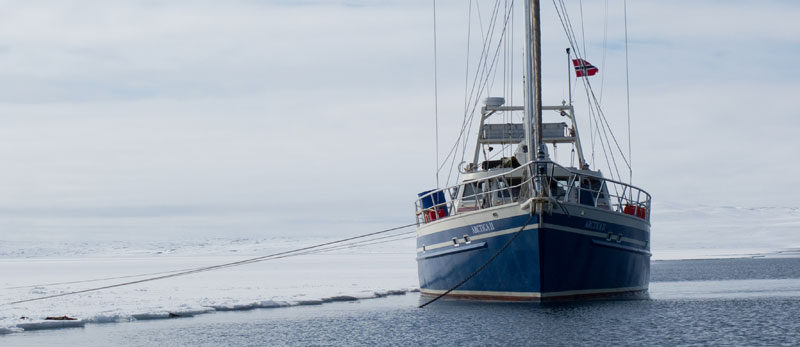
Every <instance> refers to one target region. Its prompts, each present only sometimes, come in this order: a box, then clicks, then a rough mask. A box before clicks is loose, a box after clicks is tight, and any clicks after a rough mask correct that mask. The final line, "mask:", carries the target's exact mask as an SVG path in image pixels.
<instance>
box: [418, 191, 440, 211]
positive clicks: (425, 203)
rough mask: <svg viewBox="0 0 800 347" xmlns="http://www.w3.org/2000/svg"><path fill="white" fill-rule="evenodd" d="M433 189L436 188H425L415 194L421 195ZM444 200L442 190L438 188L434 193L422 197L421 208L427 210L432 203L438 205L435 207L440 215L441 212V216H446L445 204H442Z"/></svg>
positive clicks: (431, 206)
mask: <svg viewBox="0 0 800 347" xmlns="http://www.w3.org/2000/svg"><path fill="white" fill-rule="evenodd" d="M434 190H436V189H431V190H426V191H424V192H422V193H419V194H417V196H419V197H422V196H423V195H426V194H428V193H430V192H432V191H434ZM445 201H446V200H445V199H444V191H443V190H440V191H438V192H436V193H433V194H431V195H428V196H426V197H424V198H422V209H424V210H427V209H430V208H433V206H434V205H439V207H438V208H437V210H438V213H439V214H440V215H441V214H443V215H442V217H446V216H447V205H445V204H444V203H445Z"/></svg>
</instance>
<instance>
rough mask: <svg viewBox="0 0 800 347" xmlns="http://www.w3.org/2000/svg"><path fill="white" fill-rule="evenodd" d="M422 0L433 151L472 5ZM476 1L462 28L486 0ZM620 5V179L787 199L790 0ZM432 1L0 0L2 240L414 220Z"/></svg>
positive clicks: (659, 196)
mask: <svg viewBox="0 0 800 347" xmlns="http://www.w3.org/2000/svg"><path fill="white" fill-rule="evenodd" d="M566 2H567V4H568V6H569V9H570V16H571V18H572V20H573V25H574V26H576V27H577V26H579V25H580V12H579V7H578V3H579V2H578V1H572V0H567V1H566ZM437 3H438V11H437V20H438V43H439V50H438V58H439V117H440V119H439V120H440V122H439V127H440V133H439V135H440V141H441V142H440V146H441V149H440V157H444V156H445V155H446V152H447V149H449V146H451V145H452V143H453V141H454V140H455V137H456V136H457V134H458V130H459V126H460V122H461V119H462V115H463V103H464V101H463V100H464V79H465V76H464V71H465V63H466V55H465V54H466V40H465V39H466V36H467V10H468V5H467V4H468V2H467V1H443V0H440V1H437ZM478 4H479V5H480V9H481V18H480V19H478V17H477V10H476V9H473V11H474V13H473V16H474V17H473V29H472V30H475V31H473V33H474V32H476V31H480V29H479V28H480V24H483V25H486V23H487V22H488V17H489V16H490V9H491V7H492V6H493V4H494V1H488V0H480V1H478ZM608 4H609V5H608V6H609V7H608V13H609V15H608V31H607V33H608V34H607V35H608V41H607V45H606V47H607V49H606V51H605V54H606V56H605V59H603V49H602V47H603V37H604V31H603V28H604V22H605V18H606V17H605V15H604V14H605V8H604V5H605V2H604V1H599V0H598V1H592V0H585V1H584V4H583V13H584V17H585V20H584V26H585V30H586V46H587V53H588V54H587V59H588V60H589V61H591V62H592V63H593V64H595V65H598V66H600V63H601V62H602V63H604V64H603V65H602V66H600V67H601V71H600V74H601V75H602V76H603V78H604V79H603V86H604V97H603V106H604V109H605V112H606V115H607V116H608V117H609V120H610V121H611V123H612V126H614V130H615V131H616V133H617V135H618V136H620V137H621V139H622V140H623V141H622V145H623V146H624V147H627V140H626V139H625V138H626V137H627V135H626V129H625V126H624V124H625V94H624V91H625V84H624V83H625V79H624V31H623V18H622V1H621V0H609V1H608ZM517 5H518V7H520V6H521V3H518V4H517ZM542 6H543V13H542V18H543V22H544V24H543V38H544V62H543V69H544V73H543V75H544V76H543V78H544V83H545V87H544V89H545V90H544V99H545V100H544V102H545V104H559V103H560V102H561V100H563V99H565V98H566V94H567V93H566V91H567V87H566V78H564V75H565V66H564V64H565V61H564V59H565V58H564V53H563V50H564V48H565V47H567V45H568V44H567V41H566V38H565V35H564V33H563V31H562V30H561V28H560V24H559V22H558V19H557V17H556V16H555V12H554V7H553V4H552V3H551V2H548V1H543V2H542ZM628 6H629V7H628V28H629V41H630V72H631V75H630V78H631V80H630V84H631V110H632V124H633V128H632V129H633V131H632V143H633V148H634V149H633V164H634V183H635V184H636V185H638V186H640V187H642V188H644V189H645V190H648V191H649V192H650V193H651V194H652V195H653V197H654V208H655V209H656V213H657V209H658V206H659V204H672V205H681V204H684V203H685V204H688V205H697V204H706V205H733V206H776V205H778V206H798V203H797V202H796V197H797V195H798V194H800V188H798V185H797V184H796V183H793V180H794V178H795V177H794V176H796V175H797V174H798V172H800V163H798V159H797V154H798V149H800V140H798V138H797V133H798V130H800V126H798V124H800V118H798V116H800V112H798V106H797V102H796V99H797V98H798V97H797V96H798V95H800V84H798V83H797V81H798V77H800V72H799V71H800V70H797V69H794V68H793V67H792V63H793V62H794V61H795V60H797V59H796V58H798V55H800V24H798V22H797V18H800V3H797V2H795V1H725V2H720V1H668V2H667V1H629V4H628ZM517 15H519V12H517ZM432 19H433V13H432V6H431V1H427V0H426V1H377V0H375V1H355V0H353V1H333V0H331V1H225V2H220V1H170V2H158V1H70V2H64V1H30V0H28V1H5V0H3V1H0V165H2V166H1V167H2V169H0V228H2V230H0V239H4V238H5V239H15V238H22V237H27V236H29V235H38V236H42V235H44V237H48V238H58V237H66V236H64V235H74V234H75V233H76V232H77V233H85V235H87V237H102V236H104V235H105V236H108V237H111V238H119V237H121V236H120V235H123V234H125V235H134V234H148V233H150V234H148V235H160V236H164V235H173V234H181V235H193V233H195V232H199V231H202V232H203V235H211V236H218V237H225V236H226V235H229V234H247V233H251V234H256V235H257V234H259V233H262V232H265V230H298V232H309V233H318V234H324V233H326V232H328V230H334V231H337V232H342V231H355V230H365V231H367V230H372V229H375V228H376V227H379V226H393V225H398V224H405V223H408V222H411V221H413V201H414V199H415V197H416V193H418V192H420V191H423V190H426V189H430V188H433V187H434V186H435V185H436V182H435V174H434V172H435V169H434V167H435V153H434V130H433V124H434V116H433V115H434V113H433V111H434V99H433V92H434V88H433V49H432V47H433V40H432V34H433V33H432V27H433V23H432ZM476 21H477V22H476ZM516 25H517V28H519V27H521V22H520V21H516ZM473 36H474V34H473ZM516 37H517V38H519V37H521V34H519V33H518V34H517V36H516ZM476 39H477V36H474V37H473V41H471V42H472V44H473V49H472V52H473V53H474V52H476V49H475V48H474V47H475V46H476V42H477V43H479V41H475V40H476ZM513 50H514V52H513V54H516V55H518V56H521V55H522V45H521V44H519V43H517V44H516V46H514V48H513ZM517 77H519V76H517ZM599 78H600V75H598V76H595V77H593V80H592V81H593V83H595V84H598V83H599V81H600V79H599ZM499 84H502V83H499ZM515 88H517V89H516V91H515V93H516V92H518V91H519V90H520V89H521V85H517V86H516V87H515ZM498 91H499V92H502V88H494V89H493V92H495V94H497V93H498ZM576 99H578V98H577V97H576ZM518 100H519V99H518ZM577 112H578V113H579V117H580V116H585V115H586V113H585V112H586V109H585V107H583V109H581V104H580V103H579V104H578V109H577ZM579 121H581V119H580V118H579ZM585 123H586V122H585V121H584V123H583V124H582V126H585ZM584 141H585V142H586V141H588V138H586V137H585V138H584ZM587 155H589V153H588V150H587ZM656 227H657V225H656ZM109 235H111V236H109Z"/></svg>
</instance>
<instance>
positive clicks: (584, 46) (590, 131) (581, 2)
mask: <svg viewBox="0 0 800 347" xmlns="http://www.w3.org/2000/svg"><path fill="white" fill-rule="evenodd" d="M606 3H608V0H606ZM579 5H580V11H581V39H582V40H583V51H584V52H586V29H585V27H584V19H583V0H581V1H580V3H579ZM603 40H604V41H603V47H605V38H604V39H603ZM604 64H605V50H604V51H603V63H602V64H601V65H600V66H601V69H603V70H605V65H604ZM603 77H605V74H601V75H600V78H601V79H602V78H603ZM601 86H602V82H601ZM601 90H602V87H601ZM601 95H602V93H601ZM601 99H602V96H601ZM589 134H590V138H591V142H592V164H594V146H595V144H594V133H593V132H592V122H591V121H589Z"/></svg>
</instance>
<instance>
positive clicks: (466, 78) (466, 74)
mask: <svg viewBox="0 0 800 347" xmlns="http://www.w3.org/2000/svg"><path fill="white" fill-rule="evenodd" d="M471 33H472V0H469V10H468V11H467V62H466V64H464V65H465V70H466V71H464V114H465V115H466V114H467V109H469V99H468V96H467V89H469V41H470V39H471ZM436 165H439V163H436Z"/></svg>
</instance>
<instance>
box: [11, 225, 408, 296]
mask: <svg viewBox="0 0 800 347" xmlns="http://www.w3.org/2000/svg"><path fill="white" fill-rule="evenodd" d="M415 225H417V223H411V224H406V225H402V226H398V227H394V228H389V229H384V230H380V231H376V232H371V233H367V234H363V235H358V236H353V237H348V238H344V239H340V240H336V241H330V242H324V243H321V244H317V245H313V246H307V247H302V248H298V249H294V250H290V251H284V252H278V253H273V254H270V255H265V256H260V257H255V258H250V259H245V260H240V261H235V262H230V263H225V264H220V265H214V266H207V267H203V268H197V269H193V270H188V271H183V272H177V273H173V274H167V275H162V276H157V277H150V278H145V279H141V280H136V281H130V282H124V283H117V284H111V285H107V286H102V287H96V288H89V289H83V290H78V291H73V292H66V293H60V294H55V295H48V296H43V297H38V298H33V299H25V300H18V301H13V302H7V303H2V304H0V306H8V305H15V304H21V303H25V302H31V301H39V300H45V299H52V298H57V297H62V296H68V295H76V294H81V293H88V292H94V291H99V290H104V289H110V288H116V287H123V286H129V285H133V284H138V283H144V282H151V281H157V280H162V279H167V278H173V277H178V276H184V275H189V274H194V273H198V272H204V271H211V270H217V269H222V268H227V267H233V266H238V265H244V264H250V263H254V262H259V261H264V260H269V259H271V258H275V257H279V256H283V255H289V254H292V253H298V252H302V251H306V250H311V249H317V248H320V247H324V246H329V245H334V244H339V243H343V242H347V241H352V240H357V239H362V238H365V237H369V236H374V235H379V234H384V233H388V232H391V231H395V230H400V229H405V228H408V227H411V226H415Z"/></svg>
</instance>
